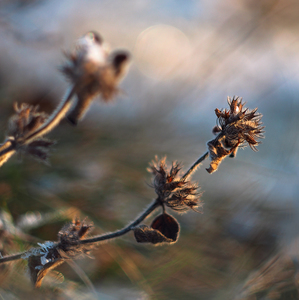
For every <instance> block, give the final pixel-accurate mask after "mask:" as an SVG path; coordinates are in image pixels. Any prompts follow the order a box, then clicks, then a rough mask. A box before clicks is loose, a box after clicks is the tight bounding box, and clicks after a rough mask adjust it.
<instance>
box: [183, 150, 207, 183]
mask: <svg viewBox="0 0 299 300" xmlns="http://www.w3.org/2000/svg"><path fill="white" fill-rule="evenodd" d="M208 156H209V152H206V153H205V154H203V155H202V156H201V157H200V158H199V159H198V160H197V161H196V162H195V163H194V164H193V165H192V166H191V167H190V168H189V170H188V171H187V172H186V173H185V175H184V176H183V177H182V179H188V177H190V176H191V175H192V174H193V173H194V172H195V171H196V169H197V168H198V167H199V165H200V164H201V163H202V162H203V161H204V160H205V159H206V158H207V157H208Z"/></svg>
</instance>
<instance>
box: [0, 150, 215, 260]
mask: <svg viewBox="0 0 299 300" xmlns="http://www.w3.org/2000/svg"><path fill="white" fill-rule="evenodd" d="M0 149H1V148H0ZM208 156H209V153H208V152H206V153H205V154H204V155H202V156H201V157H200V158H199V159H198V160H197V161H196V162H195V163H194V164H193V165H192V166H191V167H190V168H189V170H188V171H187V172H186V173H185V175H184V176H183V177H182V178H183V179H187V178H188V177H189V176H191V175H192V173H193V172H195V170H196V168H197V167H198V166H199V165H200V163H201V162H202V161H204V160H205V159H206V158H207V157H208ZM159 206H161V203H160V201H159V199H158V198H157V199H156V200H155V201H154V202H153V203H152V204H151V205H150V206H149V207H148V208H147V209H146V210H145V211H144V212H143V213H142V214H141V215H140V216H139V217H138V218H137V219H135V220H134V221H133V222H131V223H130V224H129V225H127V226H126V227H124V228H122V229H120V230H117V231H114V232H111V233H106V234H102V235H98V236H94V237H92V238H89V239H85V240H81V241H80V242H79V244H91V243H97V242H101V241H105V240H110V239H114V238H117V237H119V236H122V235H124V234H126V233H128V232H129V231H131V230H132V229H134V227H136V226H137V225H139V223H141V222H142V221H143V220H144V219H145V218H146V217H148V216H149V215H150V214H151V213H152V212H153V211H154V210H155V209H156V208H157V207H159ZM163 210H164V207H163ZM25 253H26V252H23V253H19V254H15V255H10V256H6V257H2V258H0V263H4V262H8V261H13V260H17V259H21V258H22V256H23V255H24V254H25Z"/></svg>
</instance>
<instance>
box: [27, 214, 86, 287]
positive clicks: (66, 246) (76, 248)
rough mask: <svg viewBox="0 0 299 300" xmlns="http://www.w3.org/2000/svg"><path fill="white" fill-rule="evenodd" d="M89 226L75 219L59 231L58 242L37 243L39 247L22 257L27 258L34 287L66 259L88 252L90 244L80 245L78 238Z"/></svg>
mask: <svg viewBox="0 0 299 300" xmlns="http://www.w3.org/2000/svg"><path fill="white" fill-rule="evenodd" d="M91 228H92V224H88V223H86V222H84V221H82V222H81V221H79V220H78V219H76V220H74V221H73V222H72V223H70V224H67V225H65V226H64V227H63V228H62V229H61V230H60V231H59V233H58V242H56V243H54V242H45V243H43V244H39V246H40V247H39V248H33V249H31V251H29V252H27V253H26V254H25V255H24V256H23V257H22V258H23V259H27V260H28V268H29V273H30V277H31V280H32V282H33V284H34V286H35V287H37V288H38V287H40V286H41V284H42V280H43V279H44V277H45V276H46V275H47V274H48V272H49V271H51V270H53V269H54V268H56V267H57V266H59V265H61V264H62V263H64V262H65V261H66V260H68V259H77V258H80V257H81V256H82V255H84V254H85V255H88V254H89V251H90V250H91V249H92V245H81V244H80V240H81V239H82V238H83V237H85V236H86V235H87V234H88V233H89V232H90V230H91Z"/></svg>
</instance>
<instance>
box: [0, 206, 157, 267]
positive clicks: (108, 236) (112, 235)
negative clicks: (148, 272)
mask: <svg viewBox="0 0 299 300" xmlns="http://www.w3.org/2000/svg"><path fill="white" fill-rule="evenodd" d="M158 206H160V203H159V202H158V201H157V200H155V201H154V202H153V203H152V204H151V205H150V206H149V207H148V208H147V209H146V210H145V211H144V212H143V213H142V214H141V215H140V216H139V217H138V218H137V219H136V220H134V221H133V222H131V223H130V224H129V225H128V226H126V227H124V228H123V229H120V230H117V231H115V232H111V233H108V234H103V235H99V236H94V237H92V238H90V239H85V240H81V241H80V242H79V243H78V245H79V244H91V243H96V242H100V241H104V240H109V239H113V238H116V237H119V236H121V235H124V234H126V233H127V232H129V231H131V230H132V229H134V227H136V226H137V225H138V224H139V223H140V222H142V221H143V220H144V219H145V218H146V217H147V216H149V215H150V214H151V213H152V212H153V211H154V210H155V209H156V208H157V207H158ZM29 251H30V250H29ZM26 253H27V251H25V252H22V253H19V254H14V255H9V256H5V257H1V258H0V264H1V263H5V262H9V261H13V260H18V259H21V258H22V256H24V255H25V254H26Z"/></svg>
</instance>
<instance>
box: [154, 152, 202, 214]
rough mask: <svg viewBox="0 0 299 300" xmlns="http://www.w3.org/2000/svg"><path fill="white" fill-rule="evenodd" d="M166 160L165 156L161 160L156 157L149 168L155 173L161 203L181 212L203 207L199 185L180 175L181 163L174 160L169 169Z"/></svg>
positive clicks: (155, 185) (155, 183) (156, 188)
mask: <svg viewBox="0 0 299 300" xmlns="http://www.w3.org/2000/svg"><path fill="white" fill-rule="evenodd" d="M165 160H166V158H163V159H161V160H160V161H159V160H158V159H157V157H156V160H155V161H153V162H152V163H151V164H150V167H149V168H148V171H149V172H150V173H152V174H153V175H154V180H153V184H154V188H155V192H156V193H157V195H158V200H159V201H160V202H161V204H165V205H166V206H168V207H170V208H172V209H173V210H176V211H179V212H185V211H187V210H189V209H193V210H195V208H196V207H201V206H202V202H201V200H200V197H201V193H200V192H199V187H198V185H197V184H195V183H193V182H191V181H187V180H186V179H182V178H181V177H180V176H179V173H180V170H181V165H180V164H179V163H177V162H173V163H172V167H171V168H170V170H168V168H167V165H166V162H165Z"/></svg>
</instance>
